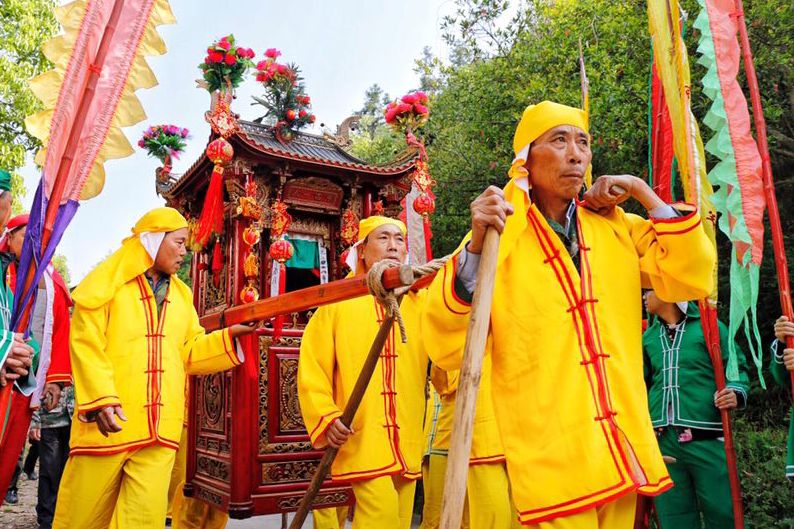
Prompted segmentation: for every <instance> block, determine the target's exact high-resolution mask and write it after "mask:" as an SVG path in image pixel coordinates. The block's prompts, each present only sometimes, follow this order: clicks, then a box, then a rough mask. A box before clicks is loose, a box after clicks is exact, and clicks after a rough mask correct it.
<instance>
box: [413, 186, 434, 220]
mask: <svg viewBox="0 0 794 529" xmlns="http://www.w3.org/2000/svg"><path fill="white" fill-rule="evenodd" d="M435 210H436V201H435V199H434V198H433V197H432V196H431V195H430V194H429V193H427V192H423V193H422V194H421V195H419V196H418V197H416V199H414V211H416V212H417V213H419V214H420V215H422V216H423V217H424V218H425V219H427V218H428V216H429V215H431V214H432V213H433V212H434V211H435Z"/></svg>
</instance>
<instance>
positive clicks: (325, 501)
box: [278, 490, 353, 511]
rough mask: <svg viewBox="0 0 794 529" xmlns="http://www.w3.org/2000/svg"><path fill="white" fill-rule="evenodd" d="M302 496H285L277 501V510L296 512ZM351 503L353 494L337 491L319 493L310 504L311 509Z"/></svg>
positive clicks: (348, 491) (347, 491)
mask: <svg viewBox="0 0 794 529" xmlns="http://www.w3.org/2000/svg"><path fill="white" fill-rule="evenodd" d="M302 498H303V494H297V495H292V496H285V497H284V498H281V499H280V500H279V501H278V507H279V509H281V510H283V511H294V510H297V508H298V505H300V502H301V499H302ZM352 501H353V492H352V491H351V490H338V491H333V492H325V493H323V492H320V493H318V494H317V496H315V498H314V501H313V502H312V507H314V508H320V507H325V506H328V505H340V504H350V503H351V502H352Z"/></svg>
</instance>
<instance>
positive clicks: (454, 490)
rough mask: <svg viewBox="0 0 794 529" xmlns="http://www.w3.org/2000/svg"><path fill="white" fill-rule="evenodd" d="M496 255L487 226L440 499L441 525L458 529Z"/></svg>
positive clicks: (495, 244) (494, 239) (496, 243)
mask: <svg viewBox="0 0 794 529" xmlns="http://www.w3.org/2000/svg"><path fill="white" fill-rule="evenodd" d="M498 257H499V233H498V232H497V231H496V230H495V229H493V228H488V231H486V233H485V241H484V243H483V248H482V254H481V256H480V267H479V269H478V270H477V286H476V287H475V289H474V299H473V300H472V303H471V319H470V321H469V329H468V332H467V334H466V345H465V348H464V350H463V364H462V365H461V369H460V381H459V383H458V393H457V397H456V399H455V418H454V422H453V423H452V439H451V441H450V445H449V456H448V458H447V474H446V477H445V479H444V496H443V498H442V500H441V525H440V527H441V529H460V523H461V520H462V518H463V502H464V500H465V499H466V479H467V478H468V474H469V453H470V452H471V436H472V427H473V424H474V412H475V408H476V404H477V390H478V389H479V387H480V375H481V374H482V362H483V358H484V356H485V343H486V341H487V339H488V328H489V324H490V321H491V302H492V301H493V287H494V280H495V276H496V263H497V258H498Z"/></svg>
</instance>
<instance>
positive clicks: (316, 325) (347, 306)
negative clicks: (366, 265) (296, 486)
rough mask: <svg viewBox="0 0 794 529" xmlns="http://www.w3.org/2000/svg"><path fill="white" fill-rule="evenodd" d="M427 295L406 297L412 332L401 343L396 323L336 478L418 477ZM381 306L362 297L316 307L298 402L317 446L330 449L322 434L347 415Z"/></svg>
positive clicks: (309, 327) (336, 467)
mask: <svg viewBox="0 0 794 529" xmlns="http://www.w3.org/2000/svg"><path fill="white" fill-rule="evenodd" d="M424 297H425V292H423V291H420V292H416V293H414V292H411V293H409V294H407V295H406V296H405V297H404V298H403V302H402V306H401V312H402V315H403V319H404V321H405V326H406V330H407V334H408V343H405V344H404V343H402V341H401V340H400V332H399V329H398V328H397V325H396V324H395V325H394V327H393V329H392V332H391V334H390V335H389V338H388V341H387V342H386V346H385V347H384V348H383V351H382V352H381V359H380V361H379V362H378V366H377V368H376V369H375V373H374V374H373V376H372V379H371V381H370V384H369V387H368V388H367V391H366V393H365V394H364V398H363V400H362V401H361V406H360V407H359V409H358V412H357V413H356V416H355V418H354V419H353V424H352V427H353V431H354V432H355V434H353V435H352V436H350V438H349V439H348V441H347V442H346V443H345V444H344V445H343V446H342V448H341V449H340V450H339V454H338V455H337V456H336V459H335V460H334V463H333V465H332V467H331V477H332V479H334V480H337V481H359V480H364V479H372V478H375V477H379V476H386V475H403V476H405V477H407V478H409V479H416V478H418V477H419V476H420V475H421V459H422V449H423V447H424V435H423V432H422V420H423V418H424V412H425V380H426V378H427V354H426V353H425V351H424V348H423V347H422V340H421V338H420V337H419V319H420V311H421V308H422V303H423V300H424ZM383 318H384V311H383V308H382V307H381V306H380V305H378V303H377V302H376V301H375V298H373V297H372V296H363V297H360V298H355V299H350V300H347V301H343V302H340V303H335V304H332V305H326V306H324V307H320V308H319V309H317V312H316V313H315V314H314V315H313V316H312V318H311V320H310V321H309V324H308V325H307V326H306V330H305V332H304V334H303V339H302V342H301V351H300V360H299V362H298V397H299V399H300V406H301V413H302V414H303V420H304V423H305V424H306V429H307V430H308V431H309V435H310V437H311V442H312V444H313V445H314V446H315V447H317V448H322V447H324V446H325V432H326V430H327V429H328V427H329V426H330V425H331V423H332V422H333V421H334V420H335V419H337V418H338V417H339V416H341V415H342V410H343V409H344V407H345V404H346V403H347V401H348V399H349V398H350V394H351V393H352V391H353V386H354V385H355V383H356V379H357V378H358V375H359V373H360V371H361V368H362V366H363V364H364V359H365V358H366V356H367V353H368V352H369V349H370V346H371V345H372V342H373V340H374V339H375V335H376V334H377V332H378V328H379V326H380V323H379V322H380V321H382V320H383Z"/></svg>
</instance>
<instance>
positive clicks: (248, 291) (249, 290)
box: [240, 285, 259, 303]
mask: <svg viewBox="0 0 794 529" xmlns="http://www.w3.org/2000/svg"><path fill="white" fill-rule="evenodd" d="M258 299H259V291H258V290H257V289H256V288H255V287H253V286H251V285H248V286H245V287H243V289H242V290H241V291H240V301H241V302H243V303H253V302H254V301H257V300H258Z"/></svg>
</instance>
